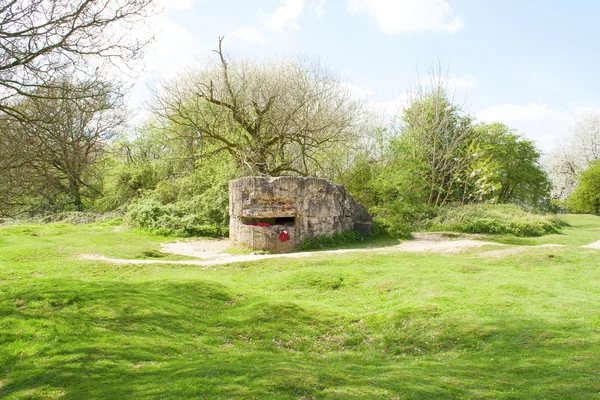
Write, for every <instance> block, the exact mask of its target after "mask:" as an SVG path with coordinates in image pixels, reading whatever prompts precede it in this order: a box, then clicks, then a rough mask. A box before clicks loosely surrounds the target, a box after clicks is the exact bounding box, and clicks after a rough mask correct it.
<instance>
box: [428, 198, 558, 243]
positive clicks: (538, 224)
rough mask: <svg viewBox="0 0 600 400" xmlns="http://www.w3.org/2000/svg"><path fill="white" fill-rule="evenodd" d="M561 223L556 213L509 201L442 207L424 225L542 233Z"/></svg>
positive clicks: (447, 228) (519, 233) (555, 229)
mask: <svg viewBox="0 0 600 400" xmlns="http://www.w3.org/2000/svg"><path fill="white" fill-rule="evenodd" d="M563 225H564V222H562V221H561V220H560V218H558V217H557V216H555V215H549V214H540V213H535V212H530V211H527V210H525V209H523V208H521V207H519V206H516V205H511V204H496V205H493V204H471V205H465V206H458V207H445V208H440V209H439V210H438V214H437V216H436V217H435V218H433V219H431V220H430V221H427V222H426V223H425V224H423V228H425V229H427V230H449V231H457V232H465V233H492V234H511V235H515V236H541V235H544V234H547V233H555V232H557V231H558V229H559V228H560V227H561V226H563Z"/></svg>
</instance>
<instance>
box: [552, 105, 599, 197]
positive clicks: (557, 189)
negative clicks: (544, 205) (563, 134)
mask: <svg viewBox="0 0 600 400" xmlns="http://www.w3.org/2000/svg"><path fill="white" fill-rule="evenodd" d="M598 159H600V113H598V112H595V113H589V114H587V115H584V116H583V117H582V118H581V119H579V120H578V121H577V123H576V125H575V127H574V129H573V131H572V132H571V135H570V136H569V137H568V138H567V139H566V140H565V142H564V143H561V144H560V145H559V146H558V148H557V150H556V151H554V152H553V153H552V154H550V156H549V157H547V158H546V160H545V163H544V164H545V168H546V170H547V172H548V176H549V177H550V179H551V181H552V184H553V187H554V188H553V197H556V198H560V199H566V198H567V197H568V196H569V195H570V194H571V193H572V192H573V191H574V190H575V187H576V186H577V183H578V182H579V174H580V173H581V172H582V171H584V170H586V169H587V168H589V166H590V164H591V163H592V162H593V161H596V160H598Z"/></svg>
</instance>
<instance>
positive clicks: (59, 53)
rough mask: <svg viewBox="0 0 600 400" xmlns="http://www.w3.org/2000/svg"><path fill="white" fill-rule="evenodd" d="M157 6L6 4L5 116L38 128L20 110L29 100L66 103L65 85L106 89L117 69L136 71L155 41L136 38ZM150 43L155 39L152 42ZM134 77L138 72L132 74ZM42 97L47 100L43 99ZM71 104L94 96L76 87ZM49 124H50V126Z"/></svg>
mask: <svg viewBox="0 0 600 400" xmlns="http://www.w3.org/2000/svg"><path fill="white" fill-rule="evenodd" d="M151 3H152V0H130V1H125V2H123V1H118V0H94V1H92V0H53V1H51V2H47V1H46V0H19V1H7V0H3V1H2V2H0V20H1V21H2V24H1V25H0V91H1V92H2V100H1V101H0V112H1V114H2V116H10V118H12V119H14V120H17V121H19V122H22V123H32V122H37V121H38V119H37V118H36V117H35V116H32V115H30V114H29V113H27V110H23V109H21V108H19V107H18V104H19V103H20V102H21V101H22V99H23V98H26V99H32V100H45V101H48V102H51V101H52V100H56V101H57V102H60V101H61V100H62V97H61V92H60V89H61V87H62V84H61V83H60V81H61V79H63V78H64V77H65V76H78V77H80V78H84V80H87V81H88V82H90V84H91V86H92V87H95V88H98V87H99V88H101V87H102V86H104V79H103V78H102V77H104V76H110V75H112V74H110V72H111V71H113V70H114V68H115V67H117V68H119V70H120V71H122V70H123V68H125V67H127V66H129V67H132V66H133V62H135V60H136V59H137V58H139V57H140V56H141V52H142V50H143V48H144V46H145V45H146V44H147V43H148V42H149V40H151V38H152V36H146V37H143V36H139V35H135V34H132V32H131V31H132V28H133V27H136V28H138V29H139V28H141V27H142V24H141V23H142V21H143V19H144V18H145V17H147V16H149V14H151V13H152V10H151ZM149 38H150V39H149ZM130 71H133V70H130ZM40 91H41V92H43V93H44V94H43V95H40ZM70 96H71V98H77V99H78V100H81V101H85V99H89V98H90V93H89V92H88V91H87V90H85V88H77V87H74V88H73V90H72V91H71V93H70ZM46 122H48V121H46Z"/></svg>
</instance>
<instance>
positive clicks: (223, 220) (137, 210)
mask: <svg viewBox="0 0 600 400" xmlns="http://www.w3.org/2000/svg"><path fill="white" fill-rule="evenodd" d="M206 203H207V202H206V200H205V199H203V198H202V196H197V197H195V198H193V199H192V200H189V201H181V202H177V203H171V204H161V202H159V201H157V200H154V199H151V198H146V199H140V200H136V201H134V202H132V203H131V204H130V205H129V208H128V212H127V214H126V218H125V222H127V223H128V224H129V225H133V226H136V227H139V228H143V229H148V230H151V231H152V232H154V233H157V234H160V235H165V236H171V235H174V236H181V237H190V236H208V237H222V236H227V235H228V234H229V218H228V216H227V204H226V203H216V204H215V202H213V204H212V205H211V207H206V205H207V204H206ZM222 209H223V210H224V211H223V210H222Z"/></svg>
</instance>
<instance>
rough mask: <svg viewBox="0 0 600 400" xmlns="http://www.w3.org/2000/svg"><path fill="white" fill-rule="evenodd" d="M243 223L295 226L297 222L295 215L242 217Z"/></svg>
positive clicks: (249, 224) (250, 224)
mask: <svg viewBox="0 0 600 400" xmlns="http://www.w3.org/2000/svg"><path fill="white" fill-rule="evenodd" d="M242 224H244V225H248V226H272V225H281V226H294V225H295V224H296V218H295V217H268V218H261V217H242Z"/></svg>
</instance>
